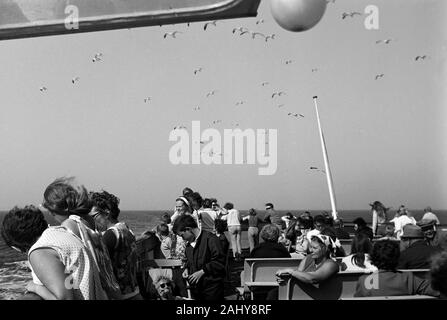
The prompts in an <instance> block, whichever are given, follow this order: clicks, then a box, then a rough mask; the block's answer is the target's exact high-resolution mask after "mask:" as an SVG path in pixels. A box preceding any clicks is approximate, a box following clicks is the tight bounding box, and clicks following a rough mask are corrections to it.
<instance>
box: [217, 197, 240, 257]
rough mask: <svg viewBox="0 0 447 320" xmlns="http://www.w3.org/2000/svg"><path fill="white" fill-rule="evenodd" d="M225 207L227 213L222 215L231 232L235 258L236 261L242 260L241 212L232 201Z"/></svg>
mask: <svg viewBox="0 0 447 320" xmlns="http://www.w3.org/2000/svg"><path fill="white" fill-rule="evenodd" d="M224 209H225V212H226V215H224V216H223V217H222V220H226V221H227V225H228V232H229V233H230V238H231V250H232V251H233V258H234V259H235V260H236V261H241V260H242V256H241V253H242V249H241V221H242V218H241V214H240V213H239V211H238V210H236V209H234V205H233V204H232V203H231V202H227V203H225V205H224Z"/></svg>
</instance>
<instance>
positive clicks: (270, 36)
mask: <svg viewBox="0 0 447 320" xmlns="http://www.w3.org/2000/svg"><path fill="white" fill-rule="evenodd" d="M275 36H276V35H275V34H274V33H272V34H269V35H267V36H265V42H267V41H268V40H269V39H272V40H274V39H275Z"/></svg>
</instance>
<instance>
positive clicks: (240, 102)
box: [236, 100, 244, 106]
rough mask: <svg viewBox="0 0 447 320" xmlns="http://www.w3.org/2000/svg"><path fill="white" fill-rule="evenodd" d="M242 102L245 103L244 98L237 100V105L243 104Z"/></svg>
mask: <svg viewBox="0 0 447 320" xmlns="http://www.w3.org/2000/svg"><path fill="white" fill-rule="evenodd" d="M241 104H244V101H243V100H240V101H238V102H236V105H237V106H239V105H241Z"/></svg>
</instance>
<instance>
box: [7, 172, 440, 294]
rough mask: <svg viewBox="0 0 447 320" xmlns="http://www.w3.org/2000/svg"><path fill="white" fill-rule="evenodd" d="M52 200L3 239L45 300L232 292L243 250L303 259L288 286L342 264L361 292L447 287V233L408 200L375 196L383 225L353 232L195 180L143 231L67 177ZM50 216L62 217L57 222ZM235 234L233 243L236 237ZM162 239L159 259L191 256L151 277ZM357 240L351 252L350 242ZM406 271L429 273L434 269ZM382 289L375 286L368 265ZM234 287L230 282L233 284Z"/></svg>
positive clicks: (111, 200) (15, 220)
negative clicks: (238, 200)
mask: <svg viewBox="0 0 447 320" xmlns="http://www.w3.org/2000/svg"><path fill="white" fill-rule="evenodd" d="M43 198H44V201H43V203H42V204H41V205H40V206H38V207H36V206H33V205H28V206H25V207H23V208H21V207H14V208H13V209H12V210H11V211H10V212H9V213H8V214H7V215H6V216H5V218H4V219H3V222H2V229H1V236H2V237H3V239H4V241H5V243H6V244H7V245H9V246H10V247H11V248H13V249H15V250H17V251H20V252H22V253H26V254H27V256H28V261H29V265H30V269H31V274H32V278H33V280H32V281H30V282H29V283H28V285H27V287H26V290H27V292H29V293H32V294H34V295H37V296H38V297H40V298H41V299H45V300H52V299H53V300H54V299H58V300H59V299H60V300H109V299H113V300H126V299H132V300H142V299H157V300H188V299H194V300H200V301H222V300H224V299H225V291H226V288H225V283H226V282H227V280H228V278H229V272H230V268H229V265H230V264H231V263H238V262H242V261H243V260H244V258H247V257H250V258H298V259H300V263H299V266H298V267H297V268H287V269H279V270H278V271H277V272H276V279H277V282H278V283H279V284H280V285H282V284H284V283H285V282H286V281H287V280H288V279H290V278H293V280H294V281H299V282H303V283H307V284H314V285H315V284H319V283H324V282H326V281H329V280H330V279H331V278H333V277H335V276H336V274H337V273H339V272H349V271H357V272H358V271H361V272H365V275H363V276H360V278H359V280H358V283H357V287H356V290H355V293H354V296H355V297H370V296H393V295H394V296H396V295H398V296H400V295H416V294H421V295H431V296H435V297H441V298H445V296H446V294H447V277H446V275H447V237H446V235H445V234H444V233H443V232H442V230H440V229H439V228H438V226H439V219H438V218H437V216H436V214H435V213H433V212H432V210H431V208H429V207H427V208H426V209H425V210H424V216H423V217H422V219H421V220H420V221H416V220H415V219H414V217H413V216H412V214H411V213H410V212H409V211H408V209H406V208H405V206H403V205H402V206H400V207H399V209H398V210H397V212H396V214H395V216H394V217H393V219H390V220H389V219H388V213H389V209H388V208H386V207H385V206H384V205H383V204H382V203H381V202H379V201H375V202H374V203H372V204H371V215H372V228H370V227H369V226H368V224H367V223H366V221H365V220H364V219H363V218H357V219H355V220H354V221H353V222H354V234H353V235H350V234H349V233H348V232H347V231H346V230H345V228H344V225H343V222H342V220H334V219H333V218H332V217H331V216H330V215H329V214H327V213H323V214H321V215H316V216H312V215H311V214H310V213H309V212H307V211H306V212H304V213H303V214H301V215H299V216H295V215H293V214H292V213H287V214H286V215H281V214H280V213H279V212H277V211H276V210H275V209H274V205H273V204H272V203H267V204H266V205H265V209H266V210H265V214H262V215H261V214H258V213H257V212H256V210H255V209H250V210H249V213H248V215H247V216H245V217H242V216H241V214H240V212H239V211H238V210H236V209H235V208H234V205H233V204H232V203H229V202H228V203H225V205H224V206H223V207H222V208H221V207H220V205H219V204H218V201H217V200H216V199H215V198H202V196H201V195H200V194H199V193H198V192H194V191H193V190H191V189H190V188H185V189H183V192H182V195H181V196H179V197H178V198H176V200H175V208H174V209H173V211H174V212H173V214H169V213H165V214H163V215H162V216H161V218H160V221H159V222H158V224H157V225H156V227H155V228H154V229H153V230H148V231H146V232H144V233H143V234H142V235H141V236H139V237H136V236H135V234H134V233H133V232H132V230H131V229H130V228H129V226H128V225H127V224H126V223H125V222H123V221H119V220H118V217H119V214H120V209H119V202H120V200H119V198H118V197H116V196H115V195H113V194H111V193H109V192H107V191H104V190H102V191H101V192H92V191H90V192H89V191H88V190H87V189H86V188H85V187H84V186H82V185H78V184H77V183H76V182H75V179H74V178H58V179H56V180H55V181H53V182H52V183H51V184H50V185H48V187H47V188H46V189H45V191H44V194H43ZM44 213H49V214H51V215H52V217H53V220H54V221H55V222H56V223H55V224H56V225H53V226H50V225H49V224H48V222H47V220H46V219H45V215H44ZM245 220H246V221H247V222H248V230H247V236H248V241H249V253H245V254H243V252H242V248H241V234H242V228H241V225H242V224H243V221H245ZM226 234H228V235H229V238H230V241H228V240H227V236H226ZM147 239H150V240H152V242H151V243H152V244H153V248H151V249H152V250H153V251H154V252H157V253H156V257H158V258H164V259H174V260H178V261H181V262H182V264H181V269H180V274H178V273H170V274H169V273H166V272H160V273H158V274H155V275H154V276H153V277H152V278H151V281H150V282H149V284H150V287H149V288H148V286H147V283H144V282H142V280H141V273H142V272H143V273H144V272H146V271H145V270H142V268H141V266H140V262H141V261H139V260H140V259H141V257H140V256H139V251H141V250H139V249H138V245H137V242H139V241H141V240H142V241H143V242H144V241H145V240H147ZM348 239H349V240H351V248H350V251H349V252H346V251H345V249H344V248H343V246H342V244H341V243H342V242H343V241H344V240H348ZM402 269H429V270H430V271H429V273H428V274H429V277H426V278H421V277H418V276H415V275H414V274H413V273H412V272H411V271H404V272H403V271H401V270H402ZM371 272H374V273H376V274H377V285H374V286H371V285H368V283H369V280H368V278H367V277H368V276H369V273H371ZM227 291H228V290H227ZM252 292H253V295H252V297H253V298H254V299H255V300H265V299H267V300H275V299H278V290H277V288H276V289H272V288H268V287H258V288H253V289H252Z"/></svg>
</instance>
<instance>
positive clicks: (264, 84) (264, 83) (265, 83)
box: [261, 81, 269, 87]
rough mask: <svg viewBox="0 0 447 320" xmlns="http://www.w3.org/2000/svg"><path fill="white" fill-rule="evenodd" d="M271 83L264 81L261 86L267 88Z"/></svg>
mask: <svg viewBox="0 0 447 320" xmlns="http://www.w3.org/2000/svg"><path fill="white" fill-rule="evenodd" d="M268 84H269V83H268V82H267V81H264V82H263V83H261V86H263V87H265V86H266V85H268Z"/></svg>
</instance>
